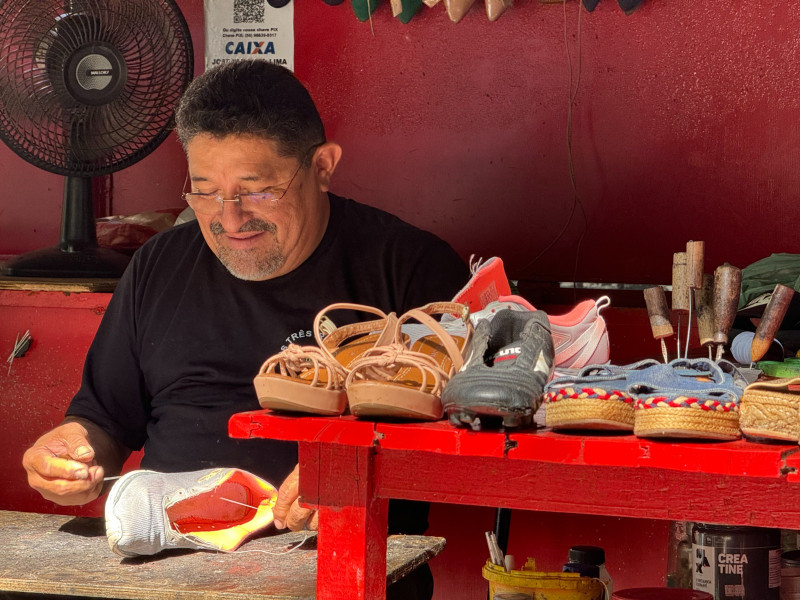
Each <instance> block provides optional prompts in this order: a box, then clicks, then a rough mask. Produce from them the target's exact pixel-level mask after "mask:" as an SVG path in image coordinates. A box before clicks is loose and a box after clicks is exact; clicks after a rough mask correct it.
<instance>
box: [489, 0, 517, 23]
mask: <svg viewBox="0 0 800 600" xmlns="http://www.w3.org/2000/svg"><path fill="white" fill-rule="evenodd" d="M512 4H513V0H486V16H487V17H489V20H490V21H497V19H499V18H500V16H501V15H502V14H503V13H504V12H506V9H508V8H511V5H512Z"/></svg>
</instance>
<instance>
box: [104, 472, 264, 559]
mask: <svg viewBox="0 0 800 600" xmlns="http://www.w3.org/2000/svg"><path fill="white" fill-rule="evenodd" d="M277 495H278V491H277V490H276V489H275V488H274V487H273V486H272V485H271V484H270V483H268V482H266V481H264V480H263V479H260V478H259V477H256V476H255V475H253V474H252V473H248V472H247V471H242V470H241V469H230V468H217V469H206V470H202V471H191V472H187V473H158V472H156V471H146V470H139V471H131V472H130V473H126V474H125V475H123V476H122V477H120V479H119V480H118V481H117V482H116V483H115V484H114V486H113V487H112V488H111V491H110V492H109V494H108V498H107V500H106V505H105V515H106V535H107V536H108V544H109V546H111V550H113V551H114V552H115V553H117V554H119V555H121V556H141V555H151V554H156V553H158V552H161V551H162V550H166V549H169V548H193V549H196V550H222V551H232V550H235V549H236V548H238V547H239V546H240V545H241V544H242V543H243V542H244V541H245V539H246V538H247V537H248V536H250V535H251V534H253V533H255V532H256V531H259V530H261V529H264V528H265V527H267V526H268V525H269V524H270V523H272V520H273V516H272V508H273V507H274V506H275V500H276V499H277Z"/></svg>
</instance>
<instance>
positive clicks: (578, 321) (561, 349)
mask: <svg viewBox="0 0 800 600" xmlns="http://www.w3.org/2000/svg"><path fill="white" fill-rule="evenodd" d="M610 304H611V299H610V298H609V297H608V296H601V297H600V298H598V299H597V300H584V301H582V302H579V303H578V304H576V305H575V307H574V308H573V309H572V310H570V311H569V312H567V313H564V314H562V315H551V314H548V315H547V320H548V321H549V323H550V332H551V334H552V336H553V345H554V347H555V353H556V357H555V365H556V374H557V375H558V374H559V372H560V371H559V370H562V371H563V370H564V369H580V368H583V367H585V366H587V365H599V364H602V363H605V362H608V359H609V355H610V349H609V342H608V328H607V327H606V321H605V319H604V318H603V317H602V316H601V315H600V311H602V310H603V309H604V308H606V307H607V306H609V305H610ZM504 309H510V310H516V311H523V312H525V311H532V310H536V308H534V306H533V305H532V304H531V303H530V302H528V301H527V300H525V298H522V297H521V296H514V295H509V296H500V297H499V298H498V300H496V301H494V302H490V303H489V304H487V305H486V307H485V308H484V309H483V310H481V311H478V312H475V313H472V314H471V315H470V319H471V320H472V322H473V325H475V326H476V327H477V322H478V321H480V320H482V319H486V318H490V317H491V315H493V314H495V313H497V312H498V311H501V310H504Z"/></svg>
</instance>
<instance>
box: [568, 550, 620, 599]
mask: <svg viewBox="0 0 800 600" xmlns="http://www.w3.org/2000/svg"><path fill="white" fill-rule="evenodd" d="M568 560H569V562H571V563H583V564H587V565H597V568H598V570H599V576H598V578H599V579H600V581H602V582H603V583H604V584H605V600H610V599H611V595H612V594H613V593H614V582H613V581H612V580H611V575H609V574H608V570H606V552H605V550H603V549H602V548H600V547H599V546H572V547H571V548H570V549H569V555H568Z"/></svg>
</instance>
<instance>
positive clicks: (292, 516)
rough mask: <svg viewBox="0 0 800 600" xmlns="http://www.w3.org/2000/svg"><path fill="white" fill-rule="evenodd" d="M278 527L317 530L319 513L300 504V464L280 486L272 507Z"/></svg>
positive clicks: (276, 526) (294, 529) (293, 529)
mask: <svg viewBox="0 0 800 600" xmlns="http://www.w3.org/2000/svg"><path fill="white" fill-rule="evenodd" d="M272 514H273V515H274V516H275V520H274V521H273V522H274V523H275V528H276V529H284V528H286V527H288V528H289V529H290V530H292V531H300V530H301V529H310V530H312V531H316V530H317V525H318V522H319V515H318V514H317V511H315V510H313V509H311V508H303V507H302V506H300V465H297V466H295V468H294V470H293V471H292V472H291V473H290V474H289V476H288V477H287V478H286V480H285V481H284V482H283V483H282V484H281V487H280V488H278V499H277V501H276V502H275V508H273V509H272Z"/></svg>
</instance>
